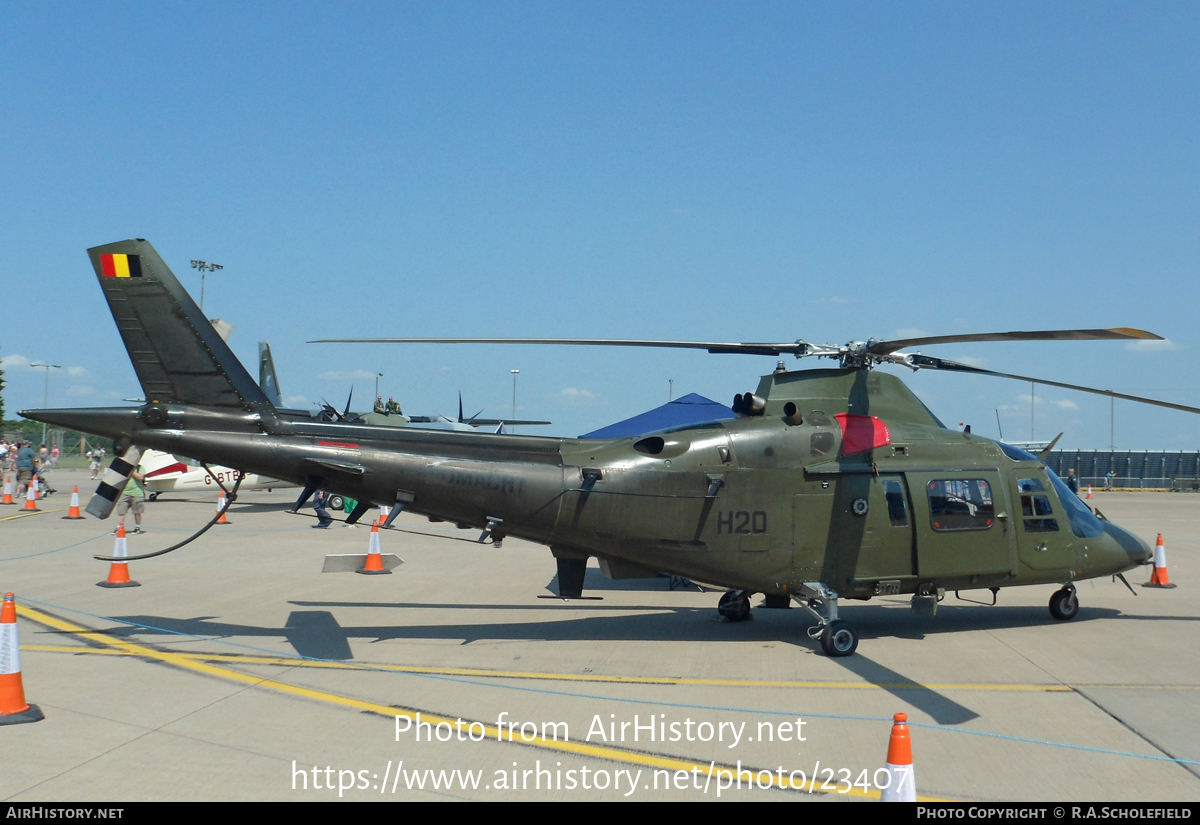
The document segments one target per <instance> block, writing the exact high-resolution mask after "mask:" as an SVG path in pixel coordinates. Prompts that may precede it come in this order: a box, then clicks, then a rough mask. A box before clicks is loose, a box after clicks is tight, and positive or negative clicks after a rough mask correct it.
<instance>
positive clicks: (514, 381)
mask: <svg viewBox="0 0 1200 825" xmlns="http://www.w3.org/2000/svg"><path fill="white" fill-rule="evenodd" d="M509 372H511V373H512V377H513V409H512V417H513V419H514V420H516V417H517V375H518V374H519V373H520V372H521V371H520V370H509ZM511 432H516V430H515V429H514V430H512V431H511Z"/></svg>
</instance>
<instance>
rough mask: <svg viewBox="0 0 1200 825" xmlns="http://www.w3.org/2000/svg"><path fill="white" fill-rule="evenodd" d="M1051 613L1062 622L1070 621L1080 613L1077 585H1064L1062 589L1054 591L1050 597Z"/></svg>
mask: <svg viewBox="0 0 1200 825" xmlns="http://www.w3.org/2000/svg"><path fill="white" fill-rule="evenodd" d="M1050 615H1051V616H1053V617H1054V618H1056V619H1058V620H1059V621H1060V622H1069V621H1070V620H1071V619H1074V618H1075V617H1076V616H1077V615H1079V597H1078V596H1077V595H1076V594H1075V585H1073V584H1068V585H1064V586H1063V589H1062V590H1056V591H1054V595H1053V596H1051V597H1050Z"/></svg>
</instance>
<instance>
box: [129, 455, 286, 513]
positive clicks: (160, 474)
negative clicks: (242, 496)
mask: <svg viewBox="0 0 1200 825" xmlns="http://www.w3.org/2000/svg"><path fill="white" fill-rule="evenodd" d="M142 467H144V468H145V470H146V481H145V482H144V486H145V488H146V492H147V494H148V495H147V497H148V498H149V499H150V500H151V501H154V500H155V499H157V498H158V496H159V494H160V493H167V492H170V493H194V492H203V491H205V490H212V491H213V492H220V491H221V484H224V485H225V488H226V489H230V488H232V487H233V485H234V483H235V482H236V481H237V480H238V478H239V477H241V476H243V475H244V476H245V478H244V479H243V480H242V486H241V489H243V490H267V491H268V492H270V491H271V490H273V489H275V488H276V487H295V486H296V485H295V484H293V483H292V482H290V481H280V480H279V479H277V478H267V477H266V476H259V475H255V474H254V473H242V472H241V471H240V470H233V469H230V468H229V467H217V466H214V467H211V472H210V471H209V470H205V469H204V468H203V467H190V466H188V465H187V464H184V463H183V462H181V461H179V460H178V459H177V458H175V456H173V455H171V454H170V453H161V452H159V451H158V450H147V451H146V452H145V453H143V454H142ZM218 482H220V483H218Z"/></svg>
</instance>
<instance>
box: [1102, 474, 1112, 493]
mask: <svg viewBox="0 0 1200 825" xmlns="http://www.w3.org/2000/svg"><path fill="white" fill-rule="evenodd" d="M1112 488H1113V473H1112V470H1109V471H1108V472H1107V473H1105V474H1104V489H1105V490H1108V491H1109V492H1111V491H1112Z"/></svg>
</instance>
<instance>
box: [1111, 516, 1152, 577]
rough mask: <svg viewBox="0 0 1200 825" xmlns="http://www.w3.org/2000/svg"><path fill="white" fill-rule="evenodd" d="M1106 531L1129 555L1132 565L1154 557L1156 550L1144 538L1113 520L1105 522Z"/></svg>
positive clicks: (1143, 562) (1145, 561)
mask: <svg viewBox="0 0 1200 825" xmlns="http://www.w3.org/2000/svg"><path fill="white" fill-rule="evenodd" d="M1103 524H1104V532H1105V533H1107V534H1108V535H1109V536H1111V537H1112V538H1113V539H1114V540H1115V541H1116V542H1117V544H1118V545H1120V547H1121V549H1122V550H1124V551H1125V553H1126V554H1128V556H1129V564H1130V566H1131V567H1132V566H1134V565H1138V564H1146V563H1147V562H1148V561H1150V559H1152V558H1154V550H1153V548H1151V547H1150V545H1149V544H1147V543H1146V542H1145V541H1143V540H1142V539H1140V538H1138V537H1137V536H1135V535H1134V534H1133V533H1130V532H1129V531H1128V530H1126V529H1124V528H1123V527H1118V526H1117V525H1115V524H1113V523H1112V522H1111V521H1106V522H1103Z"/></svg>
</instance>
